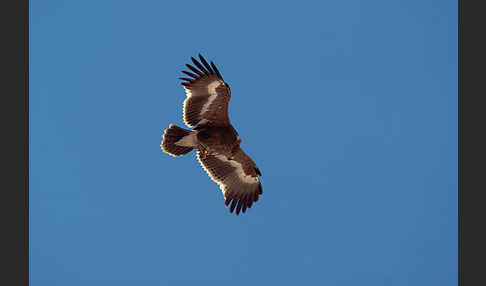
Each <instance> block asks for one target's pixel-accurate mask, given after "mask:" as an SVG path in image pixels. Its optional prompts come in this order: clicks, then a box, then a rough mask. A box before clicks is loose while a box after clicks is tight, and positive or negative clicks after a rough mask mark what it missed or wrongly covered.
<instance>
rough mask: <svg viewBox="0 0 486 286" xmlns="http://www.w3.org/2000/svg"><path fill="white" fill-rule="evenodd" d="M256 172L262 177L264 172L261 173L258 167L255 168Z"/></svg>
mask: <svg viewBox="0 0 486 286" xmlns="http://www.w3.org/2000/svg"><path fill="white" fill-rule="evenodd" d="M255 172H256V173H257V175H258V176H261V175H262V172H260V169H258V167H255Z"/></svg>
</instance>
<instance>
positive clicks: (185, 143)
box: [160, 124, 196, 157]
mask: <svg viewBox="0 0 486 286" xmlns="http://www.w3.org/2000/svg"><path fill="white" fill-rule="evenodd" d="M160 147H161V148H162V151H164V152H165V153H167V154H169V155H171V156H174V157H176V156H182V155H185V154H187V153H189V152H191V151H192V149H194V147H196V133H195V132H194V131H191V130H187V129H184V128H181V127H179V126H176V125H174V124H170V125H169V128H167V129H165V131H164V134H163V135H162V143H161V144H160Z"/></svg>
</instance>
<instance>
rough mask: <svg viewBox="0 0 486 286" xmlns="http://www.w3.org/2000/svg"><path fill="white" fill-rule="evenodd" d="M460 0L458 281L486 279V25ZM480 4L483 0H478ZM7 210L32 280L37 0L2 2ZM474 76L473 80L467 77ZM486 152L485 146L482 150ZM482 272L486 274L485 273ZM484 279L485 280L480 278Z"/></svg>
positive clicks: (11, 252)
mask: <svg viewBox="0 0 486 286" xmlns="http://www.w3.org/2000/svg"><path fill="white" fill-rule="evenodd" d="M464 2H465V1H463V0H459V1H458V37H459V38H458V128H459V130H458V131H459V133H458V135H459V136H458V148H459V149H458V156H459V157H458V163H459V166H458V167H459V168H458V184H459V192H458V283H459V285H486V283H485V281H484V280H485V279H484V275H482V274H483V273H482V272H484V270H483V268H484V265H485V263H484V258H483V257H485V256H484V253H485V252H484V246H483V245H484V243H485V241H486V238H485V235H484V234H482V235H481V233H482V232H483V229H484V217H485V216H484V209H485V207H484V202H485V201H486V200H482V199H480V197H479V195H481V194H483V193H484V192H485V191H486V186H485V184H484V181H483V180H481V179H482V176H484V175H483V173H484V172H485V170H486V168H485V167H484V162H485V160H484V159H485V158H484V157H485V156H484V151H483V150H484V146H486V142H485V139H484V138H481V137H484V136H483V135H484V134H485V132H484V129H485V128H484V126H485V124H484V122H486V120H485V118H484V114H485V111H484V107H485V106H486V105H485V104H482V102H480V100H481V99H482V98H484V95H486V91H485V90H484V85H483V81H484V79H483V78H484V76H485V73H484V69H482V67H483V66H484V62H485V61H484V54H485V52H484V51H486V47H485V45H484V43H481V42H483V38H484V33H483V28H482V27H485V26H486V25H485V24H484V23H482V22H483V21H484V15H482V14H483V13H482V11H483V10H482V9H481V7H480V5H479V4H476V3H480V2H479V1H467V5H465V3H464ZM473 4H476V6H475V5H473ZM0 11H1V12H2V19H4V23H3V24H4V25H2V26H3V28H2V32H3V33H2V52H3V53H2V65H1V67H0V69H1V71H2V85H1V86H2V94H3V95H2V104H0V106H1V107H3V110H2V111H3V112H2V119H3V120H2V121H3V124H2V127H3V128H2V129H3V134H2V139H3V140H2V143H4V144H2V145H3V148H2V154H3V155H4V158H6V159H7V160H4V161H3V164H2V165H3V166H2V169H3V172H2V173H3V174H2V179H3V180H2V182H4V186H3V187H2V191H1V192H0V194H1V195H0V203H1V204H2V205H1V206H0V209H1V210H2V212H1V214H2V219H1V221H2V224H1V237H2V238H3V239H2V246H3V247H2V253H3V254H5V255H2V256H1V257H2V259H1V260H0V261H1V265H0V267H1V268H0V269H2V271H1V272H2V275H0V279H1V281H0V284H1V285H28V284H29V281H28V280H29V279H28V278H29V275H28V271H29V251H28V246H29V236H28V231H29V213H28V203H29V196H28V183H29V182H28V166H29V149H28V148H29V147H28V144H29V142H28V140H29V133H28V130H29V117H28V111H29V100H28V91H29V85H28V83H29V73H28V64H29V1H28V0H24V1H15V0H14V1H1V2H0ZM464 79H466V81H464ZM481 152H482V153H481ZM464 174H466V177H464ZM481 278H482V279H481ZM481 280H483V283H481V282H480V281H481Z"/></svg>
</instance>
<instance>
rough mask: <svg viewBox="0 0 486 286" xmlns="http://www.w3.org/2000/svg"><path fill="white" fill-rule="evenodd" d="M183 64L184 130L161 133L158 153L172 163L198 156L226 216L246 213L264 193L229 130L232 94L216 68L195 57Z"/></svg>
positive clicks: (173, 128) (257, 175) (238, 140)
mask: <svg viewBox="0 0 486 286" xmlns="http://www.w3.org/2000/svg"><path fill="white" fill-rule="evenodd" d="M198 56H199V59H200V62H199V61H198V60H196V59H195V58H194V57H191V60H192V63H193V64H194V66H192V65H190V64H186V67H187V68H188V69H189V70H190V71H185V70H183V71H182V73H184V74H185V75H187V76H189V77H181V78H179V79H180V80H182V82H181V85H182V86H183V87H184V90H185V92H186V99H185V100H184V104H183V118H184V123H185V124H186V125H187V126H188V127H189V128H191V129H190V130H189V129H185V128H181V127H178V126H176V125H174V124H169V128H167V129H165V130H164V134H163V135H162V142H161V144H160V147H161V148H162V150H163V151H164V152H165V153H167V154H169V155H171V156H174V157H178V156H182V155H185V154H187V153H189V152H190V151H192V150H196V153H197V159H198V161H199V163H200V164H201V166H202V167H203V169H204V170H205V171H206V172H207V173H208V175H209V177H210V178H211V179H212V180H213V181H214V182H216V183H217V184H218V185H219V187H220V189H221V191H222V192H223V196H224V199H225V206H226V207H229V212H230V213H233V212H234V211H235V214H236V215H239V214H240V212H242V213H245V212H246V210H247V209H248V208H251V206H252V205H253V203H255V202H256V201H258V197H259V196H260V195H261V194H262V193H263V190H262V184H261V182H260V177H261V175H262V174H261V172H260V169H258V167H257V165H256V164H255V162H254V161H253V160H252V159H251V158H250V157H249V156H248V155H247V154H246V153H245V152H243V150H242V149H241V148H240V144H241V138H240V136H239V135H238V132H236V130H235V128H234V127H233V126H232V125H231V123H230V120H229V116H228V103H229V101H230V99H231V89H230V86H229V85H228V83H226V82H225V81H224V80H223V77H222V76H221V73H220V72H219V70H218V69H217V68H216V65H215V64H214V63H213V62H212V61H211V64H208V62H207V61H206V60H205V59H204V58H203V57H202V56H201V54H199V55H198Z"/></svg>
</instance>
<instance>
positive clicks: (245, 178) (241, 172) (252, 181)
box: [215, 154, 258, 184]
mask: <svg viewBox="0 0 486 286" xmlns="http://www.w3.org/2000/svg"><path fill="white" fill-rule="evenodd" d="M215 157H216V158H218V159H219V160H221V161H224V162H227V163H229V164H230V165H231V166H233V167H235V168H236V174H237V175H238V178H240V180H241V181H242V182H244V183H247V184H255V183H257V182H258V177H253V176H250V175H246V174H245V171H244V170H243V165H241V164H240V163H239V162H237V161H235V160H228V158H226V156H224V155H220V154H216V155H215Z"/></svg>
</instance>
